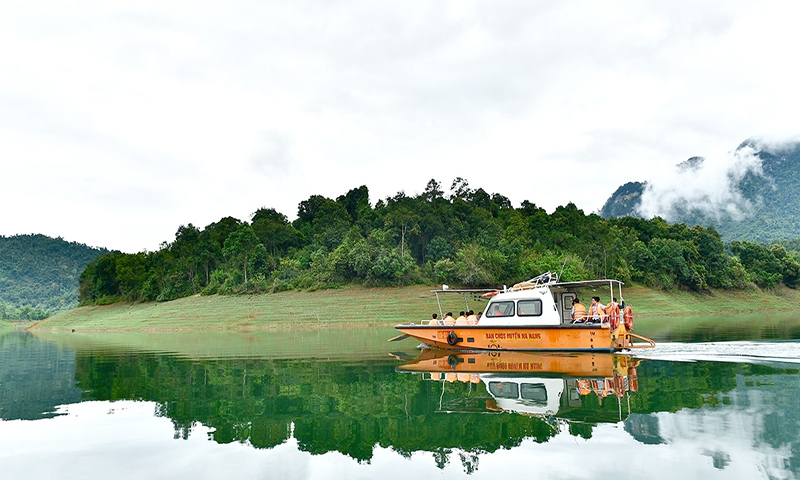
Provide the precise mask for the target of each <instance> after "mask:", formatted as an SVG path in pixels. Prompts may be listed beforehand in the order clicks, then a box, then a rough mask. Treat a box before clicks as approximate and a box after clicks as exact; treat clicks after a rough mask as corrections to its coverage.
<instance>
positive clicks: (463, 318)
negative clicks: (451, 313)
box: [453, 312, 467, 325]
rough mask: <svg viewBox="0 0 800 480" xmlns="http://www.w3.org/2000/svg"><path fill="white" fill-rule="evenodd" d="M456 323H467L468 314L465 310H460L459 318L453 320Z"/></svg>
mask: <svg viewBox="0 0 800 480" xmlns="http://www.w3.org/2000/svg"><path fill="white" fill-rule="evenodd" d="M453 323H454V324H456V325H464V324H466V323H467V314H466V313H465V312H458V318H456V321H455V322H453Z"/></svg>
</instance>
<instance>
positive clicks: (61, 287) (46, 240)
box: [0, 235, 108, 319]
mask: <svg viewBox="0 0 800 480" xmlns="http://www.w3.org/2000/svg"><path fill="white" fill-rule="evenodd" d="M107 252H108V250H106V249H104V248H94V247H87V246H86V245H83V244H80V243H76V242H67V241H65V240H64V239H62V238H50V237H47V236H45V235H15V236H12V237H4V236H0V318H3V317H6V318H15V317H16V318H31V319H35V317H42V316H43V315H44V314H46V313H47V312H49V313H55V312H59V311H62V310H68V309H70V308H75V307H76V306H77V305H78V277H79V276H80V274H81V272H83V270H84V269H85V268H86V265H87V264H88V263H89V262H91V261H92V260H94V259H95V258H97V257H98V256H99V255H100V254H103V253H107ZM32 317H33V318H32Z"/></svg>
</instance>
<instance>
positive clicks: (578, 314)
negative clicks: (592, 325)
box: [572, 303, 586, 320]
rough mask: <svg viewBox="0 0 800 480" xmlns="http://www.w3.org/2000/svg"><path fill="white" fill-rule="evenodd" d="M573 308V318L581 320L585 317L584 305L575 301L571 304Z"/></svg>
mask: <svg viewBox="0 0 800 480" xmlns="http://www.w3.org/2000/svg"><path fill="white" fill-rule="evenodd" d="M572 308H574V309H575V311H574V313H573V314H572V319H573V320H582V319H584V318H586V307H585V306H584V305H583V304H582V303H576V304H575V305H573V306H572Z"/></svg>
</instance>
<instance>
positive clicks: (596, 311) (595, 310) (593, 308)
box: [589, 297, 606, 323]
mask: <svg viewBox="0 0 800 480" xmlns="http://www.w3.org/2000/svg"><path fill="white" fill-rule="evenodd" d="M605 318H606V307H605V305H603V304H602V303H600V297H592V304H591V305H589V321H590V322H592V323H600V322H602V321H603V319H605Z"/></svg>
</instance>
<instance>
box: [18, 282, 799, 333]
mask: <svg viewBox="0 0 800 480" xmlns="http://www.w3.org/2000/svg"><path fill="white" fill-rule="evenodd" d="M433 288H435V287H432V286H427V285H425V286H423V285H416V286H411V287H381V288H366V287H357V286H349V287H344V288H340V289H335V290H318V291H313V292H296V291H290V292H279V293H271V294H259V295H235V296H207V297H202V296H192V297H186V298H182V299H177V300H173V301H170V302H163V303H134V304H131V303H118V304H112V305H102V306H85V307H78V308H76V309H73V310H69V311H66V312H60V313H58V314H56V315H54V316H52V317H50V318H47V319H45V320H40V321H38V322H35V323H33V324H32V325H30V326H28V327H27V329H28V330H31V331H34V332H36V331H67V332H69V331H72V330H75V331H81V332H97V333H100V332H154V333H155V332H191V331H243V332H247V331H269V330H278V329H286V328H289V329H298V330H305V329H323V328H365V327H369V328H375V327H393V326H394V325H397V324H400V323H408V322H418V321H421V320H426V319H429V318H430V317H431V314H432V313H434V312H435V313H438V307H437V304H436V297H435V295H434V294H432V293H431V292H430V290H431V289H433ZM602 293H603V292H602V291H601V290H598V294H600V295H602ZM623 293H624V294H625V298H626V299H627V300H628V301H629V303H630V304H631V305H632V306H633V308H634V312H635V315H637V316H639V317H641V318H643V319H649V318H653V319H655V318H676V319H677V318H683V317H687V316H698V315H700V316H702V315H723V316H724V315H733V314H746V313H757V312H762V311H763V312H791V311H795V310H796V311H800V290H791V289H788V288H781V289H775V290H771V291H767V290H758V289H751V290H742V291H715V292H712V293H710V294H700V293H695V292H686V291H669V292H668V291H661V290H653V289H648V288H645V287H642V286H638V285H632V286H629V287H627V288H625V290H624V291H623ZM584 295H585V294H584ZM442 297H445V296H442ZM469 305H470V308H474V309H475V310H477V309H483V307H484V306H485V305H486V304H485V302H480V303H479V302H473V301H470V302H469ZM442 309H443V310H444V311H447V310H450V311H459V310H463V309H464V301H463V297H461V296H460V295H453V296H452V298H442ZM9 325H10V324H9Z"/></svg>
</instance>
